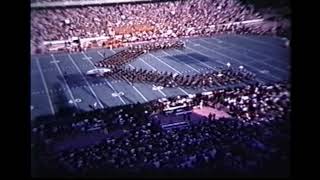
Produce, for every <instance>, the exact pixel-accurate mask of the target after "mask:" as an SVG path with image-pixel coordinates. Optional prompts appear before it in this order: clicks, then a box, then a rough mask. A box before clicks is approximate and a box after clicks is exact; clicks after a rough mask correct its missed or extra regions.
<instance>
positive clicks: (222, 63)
mask: <svg viewBox="0 0 320 180" xmlns="http://www.w3.org/2000/svg"><path fill="white" fill-rule="evenodd" d="M186 49H190V50H191V51H194V52H198V53H199V54H201V55H203V56H205V57H207V58H209V59H210V56H208V55H206V54H204V53H202V52H200V51H198V50H196V49H193V48H192V47H187V46H186ZM216 61H217V62H218V63H220V64H222V65H224V63H223V62H221V61H219V60H216Z"/></svg>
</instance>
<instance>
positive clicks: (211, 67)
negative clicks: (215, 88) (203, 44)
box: [175, 49, 217, 71]
mask: <svg viewBox="0 0 320 180" xmlns="http://www.w3.org/2000/svg"><path fill="white" fill-rule="evenodd" d="M175 50H176V51H181V50H179V49H175ZM181 52H182V51H181ZM184 55H186V56H188V57H190V58H191V59H194V60H196V61H198V62H200V63H201V64H203V65H205V66H207V67H208V68H210V69H213V70H215V71H216V70H217V68H214V67H212V66H210V65H208V64H207V63H204V62H201V61H200V60H199V59H196V58H194V57H192V56H189V55H188V54H184Z"/></svg>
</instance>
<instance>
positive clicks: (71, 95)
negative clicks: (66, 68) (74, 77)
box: [51, 54, 78, 109]
mask: <svg viewBox="0 0 320 180" xmlns="http://www.w3.org/2000/svg"><path fill="white" fill-rule="evenodd" d="M51 57H52V59H53V60H56V58H55V57H54V55H53V54H51ZM54 64H55V65H56V67H57V69H58V71H59V73H60V75H61V77H62V79H63V81H64V83H65V85H66V87H67V89H68V92H69V94H70V97H71V99H72V101H73V102H74V97H73V94H72V92H71V89H70V87H69V85H68V83H67V81H66V79H65V78H64V76H63V73H62V71H61V69H60V67H59V66H58V64H57V63H54ZM73 104H74V106H76V108H77V109H78V105H77V103H73Z"/></svg>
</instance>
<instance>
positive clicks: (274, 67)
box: [206, 41, 288, 73]
mask: <svg viewBox="0 0 320 180" xmlns="http://www.w3.org/2000/svg"><path fill="white" fill-rule="evenodd" d="M223 42H224V43H226V44H229V45H230V46H234V47H239V48H240V49H243V50H246V51H251V52H253V53H255V54H258V55H261V56H267V58H268V57H269V59H274V60H276V59H275V58H273V57H271V56H269V55H264V54H261V53H259V52H256V51H252V50H251V49H247V48H243V47H241V46H238V45H236V44H233V43H228V42H225V41H223ZM206 44H208V43H206ZM217 46H219V45H217ZM219 47H220V46H219ZM230 51H234V52H236V53H239V52H237V51H235V50H232V49H230ZM245 56H246V57H248V58H249V59H252V60H253V61H254V62H261V63H262V64H264V65H267V66H269V67H271V68H273V69H278V70H279V71H282V72H284V73H288V72H287V71H284V70H283V69H281V68H279V67H276V66H270V64H268V63H265V62H264V61H257V60H256V59H255V58H253V57H250V56H248V55H245ZM279 63H282V62H279Z"/></svg>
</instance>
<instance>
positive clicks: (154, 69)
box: [138, 57, 157, 71]
mask: <svg viewBox="0 0 320 180" xmlns="http://www.w3.org/2000/svg"><path fill="white" fill-rule="evenodd" d="M138 59H139V60H140V61H142V62H143V63H145V64H146V65H147V66H149V67H150V68H151V69H152V70H153V71H157V69H156V68H154V67H153V66H151V65H150V64H149V63H147V62H145V61H144V60H143V59H142V58H140V57H138Z"/></svg>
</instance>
